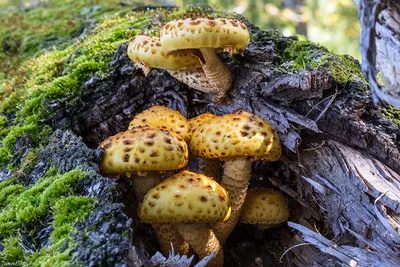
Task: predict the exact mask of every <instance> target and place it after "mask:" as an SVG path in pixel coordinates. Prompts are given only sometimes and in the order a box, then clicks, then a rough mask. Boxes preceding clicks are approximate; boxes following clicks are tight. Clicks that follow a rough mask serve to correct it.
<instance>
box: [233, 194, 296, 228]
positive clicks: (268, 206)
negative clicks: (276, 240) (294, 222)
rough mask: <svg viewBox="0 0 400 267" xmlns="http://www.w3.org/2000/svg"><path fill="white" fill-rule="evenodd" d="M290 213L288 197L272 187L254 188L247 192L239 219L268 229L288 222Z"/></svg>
mask: <svg viewBox="0 0 400 267" xmlns="http://www.w3.org/2000/svg"><path fill="white" fill-rule="evenodd" d="M289 215H290V213H289V207H288V204H287V201H286V198H285V197H284V196H283V195H282V194H281V193H279V192H278V191H275V190H273V189H270V188H252V189H250V190H249V191H248V192H247V196H246V200H245V201H244V204H243V208H242V213H241V214H240V219H239V221H240V222H241V223H249V224H256V225H257V226H258V228H260V229H268V228H272V227H277V226H279V225H280V224H282V223H283V222H286V221H287V220H288V219H289Z"/></svg>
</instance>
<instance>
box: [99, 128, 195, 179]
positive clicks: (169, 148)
mask: <svg viewBox="0 0 400 267" xmlns="http://www.w3.org/2000/svg"><path fill="white" fill-rule="evenodd" d="M100 145H101V147H102V148H103V149H104V150H105V153H104V155H103V157H102V159H101V161H100V170H101V171H102V173H105V174H125V173H136V172H146V171H167V170H176V169H180V168H183V167H185V166H186V165H187V163H188V159H189V155H188V147H187V145H186V142H185V141H184V140H183V139H182V138H181V137H180V136H178V135H176V134H174V133H172V132H169V131H167V130H163V129H157V128H150V127H138V128H135V129H133V130H129V131H126V132H121V133H118V134H117V135H114V136H112V137H109V138H107V139H106V140H104V141H103V142H102V143H101V144H100Z"/></svg>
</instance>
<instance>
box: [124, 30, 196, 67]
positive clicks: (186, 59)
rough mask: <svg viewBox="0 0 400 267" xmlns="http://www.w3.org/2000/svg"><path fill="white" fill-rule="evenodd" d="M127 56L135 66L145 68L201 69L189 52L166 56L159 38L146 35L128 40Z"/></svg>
mask: <svg viewBox="0 0 400 267" xmlns="http://www.w3.org/2000/svg"><path fill="white" fill-rule="evenodd" d="M128 56H129V58H130V59H132V60H133V61H135V62H136V64H143V65H144V66H145V67H147V68H159V69H166V70H184V69H190V68H201V64H200V60H199V59H198V58H197V57H195V56H192V53H191V51H190V50H185V51H179V52H177V53H174V54H173V55H167V51H166V50H165V49H164V48H163V47H162V46H161V43H160V41H159V38H158V37H150V36H147V35H136V36H135V37H134V38H132V39H131V40H130V42H129V45H128Z"/></svg>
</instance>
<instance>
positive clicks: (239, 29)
mask: <svg viewBox="0 0 400 267" xmlns="http://www.w3.org/2000/svg"><path fill="white" fill-rule="evenodd" d="M160 42H161V45H162V47H163V48H164V49H166V50H167V51H168V52H170V51H174V50H181V49H196V48H224V49H226V50H228V51H230V52H231V53H243V51H244V50H245V49H246V47H247V46H248V45H249V43H250V34H249V31H248V29H247V27H246V25H245V24H244V23H243V22H241V21H238V20H233V19H225V18H216V19H208V18H197V19H191V18H189V19H177V20H172V21H170V22H168V23H167V24H165V25H164V26H163V28H162V29H161V34H160Z"/></svg>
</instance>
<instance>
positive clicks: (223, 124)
mask: <svg viewBox="0 0 400 267" xmlns="http://www.w3.org/2000/svg"><path fill="white" fill-rule="evenodd" d="M190 150H191V151H192V153H193V154H194V155H195V156H198V157H203V158H224V157H243V156H245V157H254V158H256V159H258V160H267V161H275V160H279V158H280V157H281V155H282V147H281V143H280V140H279V137H278V135H277V133H276V131H275V130H274V128H273V127H272V125H271V124H269V123H268V122H266V121H265V120H263V119H262V118H260V117H259V116H256V115H254V114H251V113H248V112H246V111H243V110H238V111H235V112H234V113H232V114H225V115H223V116H217V117H215V118H213V119H210V120H209V121H206V122H204V123H203V124H202V125H200V126H199V127H198V128H197V129H196V130H195V131H194V132H193V133H192V139H191V141H190Z"/></svg>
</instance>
